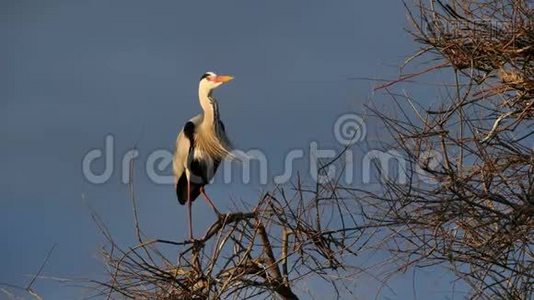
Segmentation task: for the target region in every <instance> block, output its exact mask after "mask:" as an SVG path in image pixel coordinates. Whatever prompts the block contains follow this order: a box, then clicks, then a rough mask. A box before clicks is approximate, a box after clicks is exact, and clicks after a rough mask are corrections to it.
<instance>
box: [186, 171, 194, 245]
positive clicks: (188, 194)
mask: <svg viewBox="0 0 534 300" xmlns="http://www.w3.org/2000/svg"><path fill="white" fill-rule="evenodd" d="M192 204H193V202H192V201H191V182H190V181H189V178H187V213H188V215H189V218H188V219H189V239H191V240H192V239H193V219H192V214H191V210H192V207H191V205H192Z"/></svg>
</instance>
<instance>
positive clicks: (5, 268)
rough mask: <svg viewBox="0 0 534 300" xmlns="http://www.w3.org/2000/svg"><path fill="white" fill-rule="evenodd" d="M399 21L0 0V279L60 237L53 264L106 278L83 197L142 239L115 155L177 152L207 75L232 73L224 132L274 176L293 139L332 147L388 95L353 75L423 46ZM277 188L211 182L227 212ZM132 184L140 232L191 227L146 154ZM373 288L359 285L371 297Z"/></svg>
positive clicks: (396, 6) (275, 6)
mask: <svg viewBox="0 0 534 300" xmlns="http://www.w3.org/2000/svg"><path fill="white" fill-rule="evenodd" d="M406 26H407V22H406V18H405V12H404V8H403V7H402V3H401V2H400V1H391V0H388V1H386V0H381V1H335V2H332V1H330V2H327V1H263V2H260V1H244V0H243V1H188V2H185V1H46V2H40V1H11V0H7V1H5V0H4V1H1V3H0V37H1V39H2V41H3V42H2V43H1V44H0V68H1V69H2V71H1V72H0V107H1V109H0V119H1V120H2V126H0V138H1V145H2V147H1V148H0V154H1V155H0V157H1V160H2V164H1V166H2V168H1V169H0V184H1V189H0V237H1V238H2V243H1V246H0V266H2V268H1V269H0V282H4V283H6V282H7V283H11V284H17V285H24V284H25V283H27V282H28V280H29V279H30V276H31V275H30V274H33V273H35V271H36V270H37V269H38V267H39V265H40V264H41V262H42V260H43V258H44V256H45V255H46V253H47V251H48V250H49V249H50V247H52V245H54V244H57V247H56V249H55V251H54V252H53V254H52V256H51V258H50V261H49V262H48V264H47V266H46V268H45V270H44V273H43V274H44V275H46V276H50V277H60V278H71V279H72V278H80V279H84V278H96V277H98V276H101V275H102V274H103V269H102V268H103V267H102V264H101V260H100V258H99V254H98V253H99V252H98V251H99V248H100V246H101V245H103V244H104V240H103V238H102V236H101V235H100V234H99V233H98V230H97V228H96V226H95V225H94V224H93V223H92V221H91V218H90V214H89V208H88V207H91V208H92V209H94V210H95V211H96V212H98V213H99V214H100V215H101V216H102V218H103V219H104V220H105V221H106V223H107V224H108V226H109V228H110V229H111V231H112V232H113V233H114V236H115V238H116V239H117V240H118V241H120V242H122V243H123V244H124V245H129V244H132V243H134V235H133V233H134V232H133V229H134V228H133V223H132V217H131V208H130V202H129V198H128V187H127V186H126V185H124V184H122V183H121V177H120V176H121V162H120V160H121V158H122V155H123V154H124V153H125V152H126V151H128V150H129V149H131V148H133V147H134V146H136V147H137V148H138V150H139V151H140V154H141V157H140V159H141V161H142V160H143V159H144V158H146V157H147V156H148V155H149V154H150V153H151V151H153V150H156V149H166V150H169V151H171V150H172V148H173V144H174V139H175V137H176V134H177V132H178V130H179V129H180V128H181V127H182V126H183V124H184V122H185V121H186V120H187V119H189V118H190V117H191V116H193V115H195V114H197V113H198V112H199V111H200V107H199V105H198V100H197V83H198V79H199V78H200V76H201V75H202V74H203V73H204V72H205V71H215V72H218V73H225V74H231V75H234V76H235V78H236V79H235V80H234V81H233V82H231V83H230V84H228V86H225V87H222V88H220V89H219V90H217V92H216V97H217V98H218V99H219V105H220V110H221V114H222V118H223V120H224V122H225V124H226V128H227V130H228V132H229V135H230V137H231V139H232V140H233V142H234V144H235V145H236V146H237V147H239V148H240V149H244V150H248V149H260V150H261V151H263V152H264V153H265V154H266V155H267V157H268V159H269V166H270V169H269V172H270V173H269V174H270V175H274V174H279V173H281V172H282V167H283V162H284V156H285V154H286V153H287V152H288V151H290V150H291V149H296V148H302V147H307V145H308V144H309V143H310V142H311V141H317V142H318V143H319V144H320V145H322V146H325V147H327V146H329V145H330V146H331V145H335V140H334V138H333V134H332V126H333V125H332V124H333V123H334V121H335V120H336V118H337V117H338V116H340V115H342V114H344V113H347V112H363V111H364V109H363V105H364V104H365V103H367V102H369V101H374V100H375V99H376V98H380V97H383V96H381V95H375V94H374V93H373V92H372V83H370V82H368V81H364V80H354V79H351V78H355V77H379V78H394V77H395V76H396V75H397V74H398V67H397V66H398V65H399V64H400V63H401V62H402V60H403V58H404V57H405V56H406V55H408V54H410V53H412V52H413V51H414V49H415V47H417V46H416V45H415V44H414V43H413V42H412V41H411V40H410V37H409V36H408V35H407V34H406V33H405V31H404V28H405V27H406ZM423 95H424V94H423ZM368 126H369V125H368ZM370 127H372V126H370ZM108 134H112V135H113V136H114V137H115V153H114V173H113V176H112V177H111V178H110V180H108V181H107V182H106V183H105V184H101V185H94V184H91V183H90V182H88V181H87V180H86V179H85V178H84V176H83V175H82V168H81V163H82V159H83V157H84V155H85V154H86V153H87V152H88V151H90V150H91V149H94V148H103V147H104V139H105V136H106V135H108ZM375 138H380V135H379V134H378V135H376V136H375ZM303 164H304V165H305V163H303ZM102 166H103V164H102V165H98V164H97V166H96V169H97V170H100V169H101V168H102ZM304 167H305V166H304ZM99 168H100V169H99ZM168 172H170V169H169V170H167V173H168ZM268 187H269V186H264V185H260V184H259V183H258V180H256V179H254V178H253V179H252V182H251V183H249V184H246V185H245V184H239V183H233V184H228V185H223V184H214V185H212V186H210V187H209V188H208V191H209V192H210V194H211V195H212V198H214V200H215V202H216V203H218V205H219V207H220V208H223V209H225V210H227V209H230V208H231V207H232V205H231V204H230V201H229V199H236V200H239V201H244V202H247V203H253V202H254V200H255V199H256V197H257V196H258V195H259V194H260V193H261V191H264V190H266V189H268ZM136 193H137V198H138V202H139V209H140V211H141V217H142V222H143V227H144V228H145V232H146V233H148V234H149V235H152V236H158V237H161V238H170V239H180V238H184V237H185V235H186V232H187V231H186V222H185V219H184V217H185V209H184V207H180V206H178V205H177V202H176V199H175V195H174V191H173V189H172V187H171V186H168V185H158V184H155V183H153V182H151V181H150V180H149V179H148V177H147V176H146V173H145V172H144V166H143V164H138V165H136ZM194 214H195V217H196V219H197V220H198V221H197V222H196V223H195V227H196V228H199V230H200V229H202V228H203V226H204V227H205V225H206V224H207V222H209V220H211V219H210V218H212V217H213V215H212V213H211V211H210V210H209V209H207V208H206V207H205V205H204V203H201V202H196V203H195V205H194ZM418 272H420V273H418V274H422V275H419V277H421V278H422V279H421V281H420V282H419V281H417V283H416V286H417V290H418V296H419V297H420V298H423V299H425V298H428V297H430V296H432V298H433V299H446V298H447V296H449V295H450V287H449V285H448V283H449V281H448V280H449V279H448V277H447V276H445V275H443V274H441V273H440V271H439V270H437V271H435V272H434V271H424V272H423V271H418ZM429 272H430V273H429ZM356 284H357V283H356ZM393 286H394V287H396V289H395V291H396V294H393V293H389V292H388V294H387V295H384V296H383V297H384V299H407V298H411V297H412V274H407V275H406V278H401V279H399V280H398V281H396V283H395V282H394V285H393ZM35 288H36V289H37V291H38V292H39V293H40V294H41V295H42V296H44V298H45V299H58V298H60V297H69V298H74V299H77V298H82V297H84V296H86V295H87V294H86V292H85V291H83V290H82V289H79V288H76V287H68V286H65V285H64V284H58V283H57V282H55V281H53V280H47V279H42V280H39V281H38V282H37V283H36V285H35ZM376 288H378V285H377V284H376V283H374V284H370V285H368V286H365V287H364V288H363V290H362V291H365V293H367V294H361V297H362V299H370V298H373V297H374V294H372V291H373V290H374V289H376ZM362 293H363V292H362ZM371 294H372V296H369V295H371ZM327 296H328V295H327ZM327 298H328V297H327Z"/></svg>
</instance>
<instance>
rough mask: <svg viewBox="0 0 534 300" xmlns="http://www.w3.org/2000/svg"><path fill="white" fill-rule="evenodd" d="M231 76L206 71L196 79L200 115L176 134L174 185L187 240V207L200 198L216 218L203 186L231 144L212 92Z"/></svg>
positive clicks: (217, 212)
mask: <svg viewBox="0 0 534 300" xmlns="http://www.w3.org/2000/svg"><path fill="white" fill-rule="evenodd" d="M232 79H233V77H231V76H226V75H217V74H215V73H213V72H207V73H205V74H204V75H202V77H201V78H200V82H199V85H198V98H199V101H200V106H201V107H202V113H201V114H198V115H196V116H194V117H193V118H191V119H190V120H189V121H188V122H187V123H185V126H184V127H183V129H182V130H181V131H180V133H179V134H178V138H177V139H176V150H175V152H174V157H173V171H174V178H175V180H174V183H175V189H176V196H177V197H178V201H179V202H180V204H182V205H184V204H187V209H188V219H189V220H188V221H189V238H190V239H193V224H192V223H193V222H192V218H191V208H192V207H191V206H192V204H193V201H194V200H195V199H196V198H197V197H198V196H199V195H200V194H202V196H203V197H204V199H205V200H206V201H207V203H208V204H209V205H210V206H211V208H212V209H213V210H214V211H215V213H216V214H217V215H218V216H219V215H220V213H219V211H218V210H217V208H216V207H215V204H214V203H213V201H211V199H210V197H209V196H208V195H207V194H206V191H205V190H204V186H205V185H207V184H209V182H210V181H211V179H212V178H213V176H214V175H215V172H216V171H217V167H218V166H219V164H220V163H221V161H222V160H223V159H224V158H225V157H227V156H228V155H230V151H231V145H230V142H229V140H228V137H227V136H226V133H225V129H224V125H223V123H222V121H221V119H220V116H219V107H218V103H217V100H216V99H215V98H214V97H213V90H214V89H216V88H217V87H219V86H220V85H222V84H224V83H226V82H229V81H230V80H232Z"/></svg>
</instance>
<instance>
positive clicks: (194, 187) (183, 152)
mask: <svg viewBox="0 0 534 300" xmlns="http://www.w3.org/2000/svg"><path fill="white" fill-rule="evenodd" d="M194 136H195V124H194V123H193V122H191V121H189V122H187V123H186V124H185V126H184V128H183V129H182V131H181V132H180V134H178V139H177V140H176V152H175V155H174V159H173V169H174V176H175V182H176V196H177V198H178V202H180V204H185V203H186V202H187V200H188V195H187V185H188V184H189V187H190V200H191V201H193V200H195V199H196V198H197V197H198V195H200V187H201V185H198V184H195V183H194V182H188V178H187V174H186V172H185V171H186V169H187V168H188V166H189V165H188V164H189V162H190V161H192V157H191V156H192V155H193V150H194V144H195V138H194Z"/></svg>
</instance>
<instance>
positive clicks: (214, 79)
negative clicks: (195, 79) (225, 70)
mask: <svg viewBox="0 0 534 300" xmlns="http://www.w3.org/2000/svg"><path fill="white" fill-rule="evenodd" d="M232 79H234V78H233V77H232V76H228V75H217V74H215V73H213V72H206V73H205V74H204V75H202V77H201V78H200V83H199V89H201V90H204V91H207V92H210V91H212V90H213V89H215V88H217V87H219V86H220V85H222V84H223V83H226V82H228V81H230V80H232Z"/></svg>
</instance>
